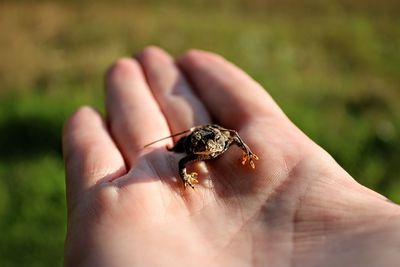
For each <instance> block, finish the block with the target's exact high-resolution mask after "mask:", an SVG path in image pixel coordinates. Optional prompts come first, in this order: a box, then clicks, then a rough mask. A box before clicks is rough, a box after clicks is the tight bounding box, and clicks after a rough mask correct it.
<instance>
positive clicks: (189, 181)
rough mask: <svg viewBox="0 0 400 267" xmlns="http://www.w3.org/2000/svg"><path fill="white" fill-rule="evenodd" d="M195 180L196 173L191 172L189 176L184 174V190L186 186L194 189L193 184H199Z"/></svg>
mask: <svg viewBox="0 0 400 267" xmlns="http://www.w3.org/2000/svg"><path fill="white" fill-rule="evenodd" d="M196 178H197V173H196V172H192V173H189V174H187V173H186V174H185V176H184V177H183V180H184V185H185V188H186V186H190V187H191V188H193V189H194V184H197V183H198V182H199V181H198V180H197V179H196Z"/></svg>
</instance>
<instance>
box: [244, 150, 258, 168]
mask: <svg viewBox="0 0 400 267" xmlns="http://www.w3.org/2000/svg"><path fill="white" fill-rule="evenodd" d="M258 159H259V158H258V157H257V155H256V154H254V153H253V152H251V151H247V152H243V154H242V156H241V157H240V160H241V162H242V165H245V164H246V162H249V165H250V166H251V168H253V169H255V168H256V165H255V164H254V160H258Z"/></svg>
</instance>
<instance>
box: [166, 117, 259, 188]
mask: <svg viewBox="0 0 400 267" xmlns="http://www.w3.org/2000/svg"><path fill="white" fill-rule="evenodd" d="M233 144H235V145H237V146H238V147H239V148H241V149H242V150H243V154H242V156H241V161H242V164H243V165H244V164H246V162H248V163H249V165H250V166H251V167H252V168H253V169H254V168H255V164H254V160H258V157H257V156H256V155H255V154H254V153H253V152H252V151H251V150H250V148H249V147H248V146H247V145H246V144H245V143H244V142H243V140H242V139H241V138H240V136H239V134H238V133H237V132H236V131H235V130H230V129H226V128H223V127H221V126H219V125H216V124H206V125H200V126H196V127H193V128H191V129H190V134H188V135H187V136H184V137H182V138H181V139H179V141H178V142H177V143H176V144H175V145H174V146H173V147H172V148H168V147H167V149H168V150H169V151H174V152H177V153H186V154H187V155H186V156H185V157H184V158H182V159H181V160H180V161H179V175H180V177H181V178H182V181H183V183H184V185H185V187H186V186H188V185H189V186H190V187H192V188H194V184H196V183H198V180H197V173H195V172H192V173H189V174H188V173H187V172H186V165H187V164H189V163H193V162H196V161H204V160H209V159H214V158H216V157H218V156H220V155H221V154H223V153H224V152H225V151H226V150H228V148H229V147H230V146H231V145H233Z"/></svg>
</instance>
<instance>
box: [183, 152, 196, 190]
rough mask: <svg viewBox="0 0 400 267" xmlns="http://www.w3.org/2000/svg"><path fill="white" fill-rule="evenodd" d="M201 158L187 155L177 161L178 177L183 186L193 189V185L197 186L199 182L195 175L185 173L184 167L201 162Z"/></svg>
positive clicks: (194, 173) (193, 173)
mask: <svg viewBox="0 0 400 267" xmlns="http://www.w3.org/2000/svg"><path fill="white" fill-rule="evenodd" d="M201 160H202V157H201V156H198V155H189V156H186V157H184V158H183V159H181V160H180V161H179V175H180V177H181V179H182V181H183V184H184V186H185V188H186V186H190V187H191V188H193V189H194V184H197V183H198V182H199V181H198V180H197V173H196V172H192V173H187V172H186V165H187V164H189V163H193V162H196V161H201Z"/></svg>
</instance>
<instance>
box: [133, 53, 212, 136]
mask: <svg viewBox="0 0 400 267" xmlns="http://www.w3.org/2000/svg"><path fill="white" fill-rule="evenodd" d="M138 59H139V62H140V63H141V65H142V67H143V70H144V73H145V75H146V78H147V82H148V83H149V86H150V88H151V90H152V92H153V95H154V97H155V98H156V100H157V102H158V103H159V105H160V107H161V110H162V112H163V113H164V115H165V117H166V119H167V121H168V125H169V127H170V130H171V133H177V132H181V131H184V130H186V129H189V128H190V127H193V126H195V125H200V124H206V123H210V122H211V119H210V116H209V114H208V112H207V110H206V108H205V106H204V105H203V103H201V102H200V100H199V99H198V97H197V96H196V95H195V94H194V93H193V91H192V89H191V88H190V86H189V84H188V83H187V81H186V80H185V78H184V77H183V75H182V73H181V72H180V70H179V69H178V67H177V66H176V64H175V61H174V59H173V58H172V57H171V56H170V55H168V54H167V53H166V52H164V51H163V50H161V49H160V48H157V47H149V48H146V49H144V50H143V51H142V52H141V53H140V54H139V55H138ZM178 138H179V137H178Z"/></svg>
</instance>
